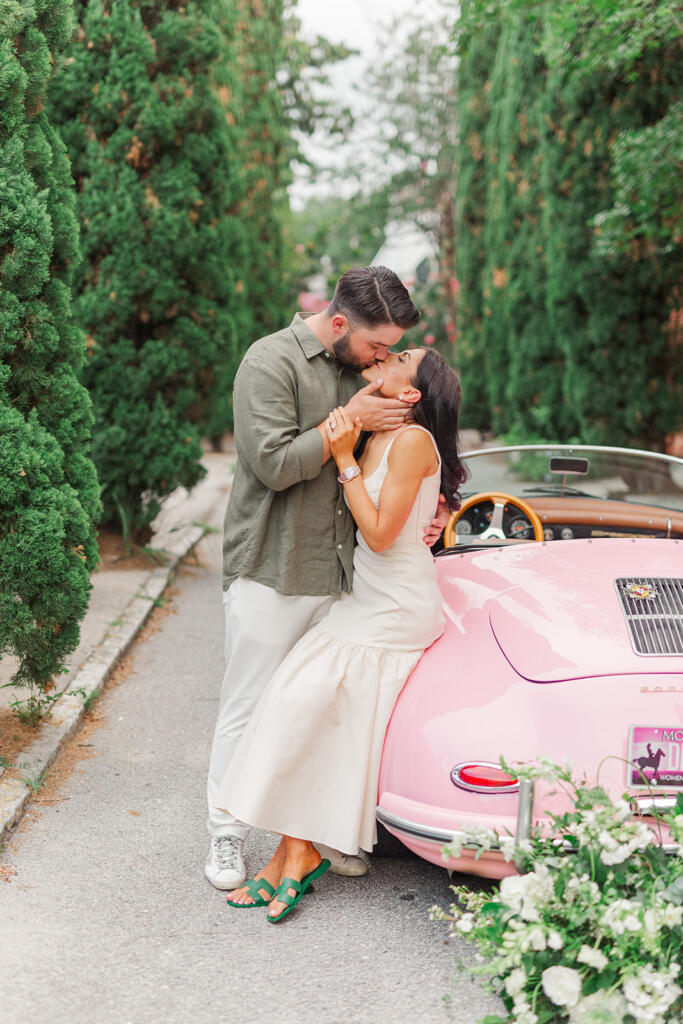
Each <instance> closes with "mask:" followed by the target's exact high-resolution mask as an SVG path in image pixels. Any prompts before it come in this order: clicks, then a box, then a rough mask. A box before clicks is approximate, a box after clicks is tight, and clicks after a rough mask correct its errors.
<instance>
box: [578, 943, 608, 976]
mask: <svg viewBox="0 0 683 1024" xmlns="http://www.w3.org/2000/svg"><path fill="white" fill-rule="evenodd" d="M576 959H577V960H578V961H579V963H581V964H588V966H589V967H595V968H596V970H598V971H601V970H602V969H603V967H607V964H608V963H609V960H608V959H607V957H606V956H605V954H604V953H601V952H600V950H599V949H593V947H592V946H582V947H581V949H580V950H579V955H578V956H577V958H576Z"/></svg>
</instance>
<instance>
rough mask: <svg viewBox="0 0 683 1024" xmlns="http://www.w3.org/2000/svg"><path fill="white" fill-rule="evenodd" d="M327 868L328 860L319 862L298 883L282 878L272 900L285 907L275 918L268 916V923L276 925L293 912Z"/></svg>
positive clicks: (295, 880) (292, 879)
mask: <svg viewBox="0 0 683 1024" xmlns="http://www.w3.org/2000/svg"><path fill="white" fill-rule="evenodd" d="M329 866H330V862H329V860H321V861H320V863H319V864H318V866H317V868H315V869H314V870H313V871H309V873H308V874H307V875H304V877H303V878H302V879H301V881H298V879H296V878H283V879H282V881H281V882H280V884H279V885H278V887H277V889H276V890H275V894H274V896H273V899H277V900H278V901H279V902H280V903H286V904H287V906H286V907H285V909H284V910H281V911H280V913H279V914H277V915H276V916H275V917H273V916H272V915H271V914H268V915H267V916H268V920H269V921H270V923H271V924H277V923H278V921H281V920H282V918H283V917H287V914H288V913H289V912H290V910H294V907H295V906H296V905H297V903H298V902H299V900H300V899H301V897H302V896H303V895H305V893H306V892H307V891H310V890H311V889H312V883H313V882H314V881H315V879H316V878H320V876H321V875H324V874H325V872H326V871H327V870H328V869H329ZM290 889H292V890H293V893H294V895H292V894H291V893H290V891H289V890H290Z"/></svg>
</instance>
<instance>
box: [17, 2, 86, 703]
mask: <svg viewBox="0 0 683 1024" xmlns="http://www.w3.org/2000/svg"><path fill="white" fill-rule="evenodd" d="M71 27H72V22H71V3H70V0H46V2H44V3H43V4H41V5H40V7H39V9H36V5H35V4H33V3H29V2H21V0H19V2H17V3H14V4H12V5H11V7H10V8H9V9H7V8H5V12H4V17H3V21H2V23H1V24H0V69H1V71H0V207H1V210H2V216H0V655H2V654H10V655H13V656H14V657H16V658H17V659H18V662H19V668H18V671H17V673H16V675H15V677H14V678H15V681H16V682H17V683H20V684H28V685H29V686H31V687H32V692H31V694H30V696H29V698H28V701H27V702H26V703H25V705H24V711H25V712H26V713H27V714H28V717H29V718H31V719H35V718H36V717H38V716H39V714H40V712H41V711H42V710H43V709H44V707H45V703H44V699H43V698H42V696H41V692H40V691H41V689H42V688H43V687H44V686H45V685H46V684H47V683H48V682H49V681H50V679H51V677H52V676H53V675H54V674H55V673H56V672H58V671H59V670H60V668H61V667H62V666H63V664H64V660H65V658H66V657H67V655H68V654H69V653H71V651H73V650H74V649H75V647H76V645H77V643H78V636H79V630H78V622H79V620H80V619H81V618H82V616H83V613H84V612H85V609H86V605H87V599H88V592H89V571H90V570H92V569H93V568H94V567H95V565H96V563H97V548H96V543H95V535H94V529H93V525H92V524H93V520H94V518H95V517H96V516H97V514H98V510H99V502H98V494H97V480H96V476H95V469H94V466H93V464H92V461H91V459H90V427H91V423H92V412H91V406H90V401H89V399H88V395H87V393H86V392H85V390H84V388H83V387H82V386H81V384H79V382H78V379H77V371H78V368H79V366H80V364H81V362H82V360H83V353H84V338H83V334H82V332H81V331H80V330H79V329H77V328H76V327H75V326H74V321H73V317H72V314H71V292H70V287H71V282H72V278H73V274H74V268H75V266H76V264H77V262H78V260H79V258H80V256H79V246H78V229H77V221H76V217H75V196H74V192H73V184H72V181H71V177H70V170H69V162H68V159H67V156H66V152H65V149H64V146H63V144H62V142H61V140H60V138H59V135H58V134H57V132H56V131H55V129H54V127H53V126H52V125H51V124H50V122H49V120H48V118H47V116H46V113H45V111H44V109H43V101H44V96H45V91H46V87H47V83H48V78H49V75H50V73H51V67H52V66H53V65H54V63H55V62H56V61H58V59H59V55H60V51H62V50H63V49H64V47H65V45H66V44H67V42H68V39H69V36H70V32H71Z"/></svg>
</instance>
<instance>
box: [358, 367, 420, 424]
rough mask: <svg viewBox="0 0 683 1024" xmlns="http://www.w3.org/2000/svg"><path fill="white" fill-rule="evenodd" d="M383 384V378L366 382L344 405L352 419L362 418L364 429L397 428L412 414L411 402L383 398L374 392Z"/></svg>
mask: <svg viewBox="0 0 683 1024" xmlns="http://www.w3.org/2000/svg"><path fill="white" fill-rule="evenodd" d="M381 386H382V381H381V380H374V381H373V382H372V383H371V384H366V386H365V387H364V388H361V389H360V391H357V392H356V394H355V395H354V396H353V398H352V399H351V401H350V402H347V404H346V405H345V406H344V411H345V413H346V415H347V416H348V417H349V418H350V419H351V420H354V419H356V417H358V419H360V422H361V425H362V429H363V430H369V431H371V430H395V429H396V428H397V427H400V426H402V425H403V424H404V423H405V421H406V420H407V419H408V417H409V416H410V411H411V408H412V407H411V405H410V403H409V402H400V401H399V400H398V398H383V397H381V396H379V395H375V394H374V392H375V391H377V390H378V389H379V388H380V387H381Z"/></svg>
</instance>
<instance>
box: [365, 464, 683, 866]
mask: <svg viewBox="0 0 683 1024" xmlns="http://www.w3.org/2000/svg"><path fill="white" fill-rule="evenodd" d="M467 464H468V466H469V469H470V472H471V478H470V480H469V481H468V482H467V484H466V492H465V500H464V502H463V505H462V508H461V509H460V511H459V513H458V514H457V516H454V517H452V519H451V522H450V523H449V526H448V527H447V529H446V533H445V549H444V550H443V551H441V552H439V554H438V555H437V569H438V576H439V583H440V587H441V591H442V594H443V599H444V610H445V614H446V631H445V633H444V635H443V636H442V637H441V638H440V639H439V640H438V641H437V642H436V643H435V644H433V645H432V647H431V648H430V649H429V650H428V651H427V652H426V654H425V655H424V657H423V659H422V660H421V662H420V663H419V665H418V666H417V668H416V669H415V671H414V672H413V673H412V675H411V676H410V678H409V679H408V682H407V683H406V685H405V688H404V689H403V692H402V693H401V696H400V697H399V700H398V702H397V704H396V708H395V709H394V713H393V716H392V719H391V722H390V724H389V728H388V731H387V736H386V741H385V745H384V752H383V757H382V767H381V773H380V780H379V791H378V807H377V818H378V821H379V822H380V823H381V825H383V826H384V827H385V828H386V829H387V830H388V831H389V832H391V833H393V835H394V836H396V837H398V838H399V839H400V840H401V842H402V843H403V844H404V845H405V846H407V847H408V848H409V849H410V850H412V851H414V852H415V853H417V854H418V855H419V856H420V857H423V858H425V859H426V860H428V861H431V862H432V863H434V864H444V861H443V860H442V857H441V849H442V846H443V845H444V843H446V842H448V841H450V840H451V839H452V838H453V836H454V835H455V834H457V833H458V832H462V830H463V828H466V827H469V826H471V825H478V826H487V827H492V828H494V829H496V831H497V832H498V833H499V834H501V835H503V834H505V833H506V832H509V833H511V834H513V835H514V834H518V835H520V836H524V835H525V834H528V829H529V825H530V822H531V821H532V820H539V818H540V816H541V815H542V812H543V811H544V810H545V809H548V808H549V806H550V805H551V804H552V800H553V799H557V798H552V797H550V796H549V794H548V792H543V790H542V788H541V786H540V784H539V785H537V791H536V794H535V797H534V795H533V791H532V789H531V786H530V785H529V784H528V783H523V784H521V787H520V784H519V783H518V782H517V780H516V779H515V778H514V777H511V776H509V775H506V774H505V773H503V772H502V771H501V769H500V767H499V757H500V755H501V754H502V755H503V756H504V757H505V759H506V760H507V761H508V762H512V761H530V760H534V759H535V758H536V757H538V756H550V757H551V758H552V759H554V760H556V761H560V762H561V761H562V760H563V759H564V758H565V757H568V758H569V759H570V761H571V762H572V763H573V766H574V770H575V774H576V775H577V776H579V777H580V776H581V775H584V774H585V775H586V776H587V777H588V778H589V779H595V778H596V775H597V772H598V769H599V766H600V765H601V762H603V761H604V759H605V758H609V759H608V760H607V761H605V762H604V763H603V764H602V766H601V767H600V783H601V784H602V785H604V786H605V787H606V788H607V789H608V790H609V791H610V792H613V793H614V794H615V795H621V794H622V793H624V792H625V791H628V793H629V794H630V795H631V798H632V807H633V811H634V814H641V815H647V812H648V810H650V811H651V810H652V805H653V801H654V803H655V804H656V805H657V806H659V807H661V808H667V807H669V806H673V804H674V803H675V796H676V793H677V792H681V791H682V789H683V459H679V458H674V457H672V456H666V455H660V454H655V453H651V452H639V451H631V450H626V449H619V448H598V447H588V446H581V445H578V446H572V447H569V446H561V445H548V446H539V445H530V446H519V447H509V448H489V449H485V450H482V451H475V452H470V453H469V454H468V455H467ZM609 755H614V756H613V757H609ZM645 780H647V782H646V781H645ZM520 788H521V792H520ZM653 793H654V794H655V795H654V796H653ZM380 832H382V830H381V829H380ZM384 835H385V837H386V833H384ZM474 854H475V850H474V849H473V848H467V847H465V848H463V850H462V855H461V856H460V857H458V858H453V859H452V860H451V861H450V862H448V864H447V865H446V866H447V867H448V868H449V869H451V870H456V871H465V872H470V873H473V874H478V875H483V876H486V877H492V878H501V877H503V876H504V875H506V874H511V873H514V871H515V867H514V865H513V864H509V863H507V862H506V861H505V860H504V859H503V857H502V854H501V852H500V850H498V849H496V848H495V847H494V848H493V849H492V850H490V851H487V852H486V853H484V855H483V856H481V857H480V858H479V859H477V860H475V859H474Z"/></svg>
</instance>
